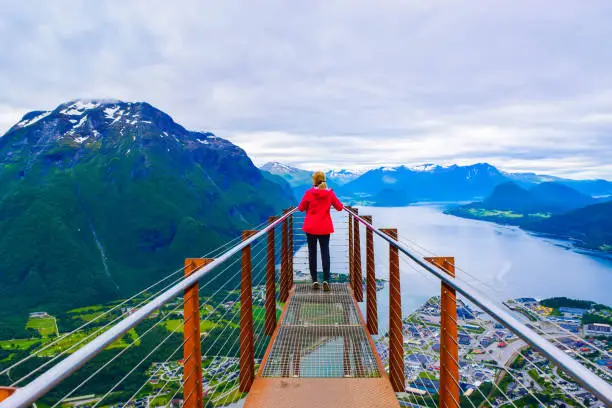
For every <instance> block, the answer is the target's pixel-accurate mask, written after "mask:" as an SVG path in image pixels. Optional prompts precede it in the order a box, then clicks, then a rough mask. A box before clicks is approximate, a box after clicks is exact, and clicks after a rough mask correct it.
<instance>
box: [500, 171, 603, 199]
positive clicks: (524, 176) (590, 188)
mask: <svg viewBox="0 0 612 408" xmlns="http://www.w3.org/2000/svg"><path fill="white" fill-rule="evenodd" d="M503 174H504V176H506V177H507V178H508V179H509V180H511V181H514V182H515V183H517V184H519V185H520V186H521V187H526V188H528V187H531V186H533V185H536V184H541V183H544V182H556V183H558V184H563V185H565V186H568V187H571V188H572V189H574V190H576V191H578V192H579V193H582V194H585V195H588V196H592V197H607V196H612V182H610V181H607V180H601V179H598V180H572V179H566V178H561V177H555V176H547V175H544V174H535V173H503Z"/></svg>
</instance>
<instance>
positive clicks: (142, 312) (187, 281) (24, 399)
mask: <svg viewBox="0 0 612 408" xmlns="http://www.w3.org/2000/svg"><path fill="white" fill-rule="evenodd" d="M294 212H295V210H292V211H289V212H288V213H286V214H284V215H283V216H281V217H279V219H277V220H276V221H275V222H273V223H271V224H269V225H267V226H266V227H265V228H263V229H262V230H261V231H259V232H258V233H256V234H254V235H253V236H252V237H250V238H249V239H246V240H244V241H242V242H240V243H238V244H237V245H235V246H234V247H232V248H230V249H229V250H228V251H226V252H224V253H223V254H221V255H220V256H219V257H218V258H217V259H215V260H214V261H213V262H211V263H209V264H208V265H206V266H203V267H201V268H199V269H198V270H196V271H195V272H194V273H193V274H192V275H190V276H189V277H187V278H184V279H182V280H181V281H179V282H178V283H176V284H175V285H174V286H172V287H171V288H169V289H167V290H166V291H165V292H163V293H162V294H160V295H158V296H156V297H155V298H153V299H152V300H151V301H149V302H148V303H147V304H146V305H143V307H141V308H140V309H138V310H137V311H135V312H134V313H133V314H131V315H129V316H127V317H125V318H124V319H122V320H121V321H120V322H118V323H117V324H116V325H114V326H113V327H111V328H110V329H109V330H107V331H106V332H104V333H102V334H101V335H99V336H97V337H96V338H94V339H93V340H92V341H91V342H89V343H87V344H86V345H85V346H83V347H81V348H80V349H79V350H76V351H75V352H74V353H72V354H70V355H68V356H67V357H66V358H64V359H63V360H62V361H60V362H59V363H58V364H56V365H55V366H53V367H52V368H50V369H49V370H47V371H46V372H44V373H43V374H41V375H40V376H38V377H37V378H36V379H34V380H33V381H31V382H30V383H28V384H27V385H25V386H24V387H23V388H19V389H17V390H16V391H15V393H14V394H13V395H12V396H11V397H9V398H8V399H6V400H5V401H3V402H1V403H0V407H2V408H5V407H23V406H27V405H29V404H31V403H32V402H34V401H36V400H37V399H38V398H40V397H41V396H43V395H44V394H45V393H46V392H47V391H49V390H50V389H52V388H54V387H55V386H56V385H57V384H59V383H60V382H61V381H62V380H64V379H65V378H66V377H68V376H69V375H70V374H71V373H72V372H74V371H76V370H77V369H79V368H80V367H81V366H82V365H83V364H85V363H86V362H87V361H89V360H91V359H92V358H93V357H94V356H96V355H97V354H98V353H100V352H101V351H102V350H104V349H105V348H106V347H108V346H109V345H110V344H112V343H113V342H115V341H116V340H118V339H119V338H120V337H122V336H123V335H125V334H126V333H127V332H128V331H129V330H131V329H132V328H133V327H134V326H136V325H137V324H138V323H140V322H141V321H142V320H144V319H145V318H147V317H148V316H150V315H151V314H152V313H153V312H154V311H156V310H158V309H159V308H161V307H162V306H164V305H165V304H166V303H168V302H170V301H171V300H172V299H174V298H176V297H177V296H179V295H180V294H182V292H183V291H184V290H186V289H187V288H189V287H191V286H192V285H193V284H195V283H196V282H198V281H199V280H200V279H201V278H202V277H203V276H205V275H206V274H208V273H209V272H211V271H213V270H215V269H216V268H218V267H219V266H220V265H222V264H224V263H225V262H226V261H227V260H229V259H230V258H231V257H232V256H234V255H236V254H238V253H239V252H240V251H241V250H242V249H243V248H245V247H247V246H249V245H251V244H252V243H253V242H255V241H257V240H258V239H260V238H261V237H263V236H265V234H266V232H267V231H268V230H269V229H271V228H275V227H276V226H278V225H279V224H281V223H282V222H283V221H284V220H285V219H286V218H288V217H290V216H291V215H292V214H293V213H294Z"/></svg>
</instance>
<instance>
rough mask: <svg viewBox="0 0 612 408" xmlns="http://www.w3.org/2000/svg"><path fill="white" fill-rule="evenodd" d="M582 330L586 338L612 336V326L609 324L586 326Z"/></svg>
mask: <svg viewBox="0 0 612 408" xmlns="http://www.w3.org/2000/svg"><path fill="white" fill-rule="evenodd" d="M582 330H583V332H584V335H585V336H612V326H610V325H609V324H603V323H591V324H585V325H584V327H583V328H582Z"/></svg>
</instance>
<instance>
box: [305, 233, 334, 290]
mask: <svg viewBox="0 0 612 408" xmlns="http://www.w3.org/2000/svg"><path fill="white" fill-rule="evenodd" d="M306 238H307V240H308V265H309V267H310V276H311V277H312V281H313V282H317V281H318V280H319V279H318V278H317V241H319V246H320V247H321V259H322V260H323V280H324V281H326V282H329V280H330V276H329V275H330V274H329V268H330V266H329V263H330V261H329V234H327V235H313V234H308V233H306Z"/></svg>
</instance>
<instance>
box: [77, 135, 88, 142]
mask: <svg viewBox="0 0 612 408" xmlns="http://www.w3.org/2000/svg"><path fill="white" fill-rule="evenodd" d="M87 139H89V136H80V137H75V138H74V141H75V142H77V143H83V142H84V141H86V140H87Z"/></svg>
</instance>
